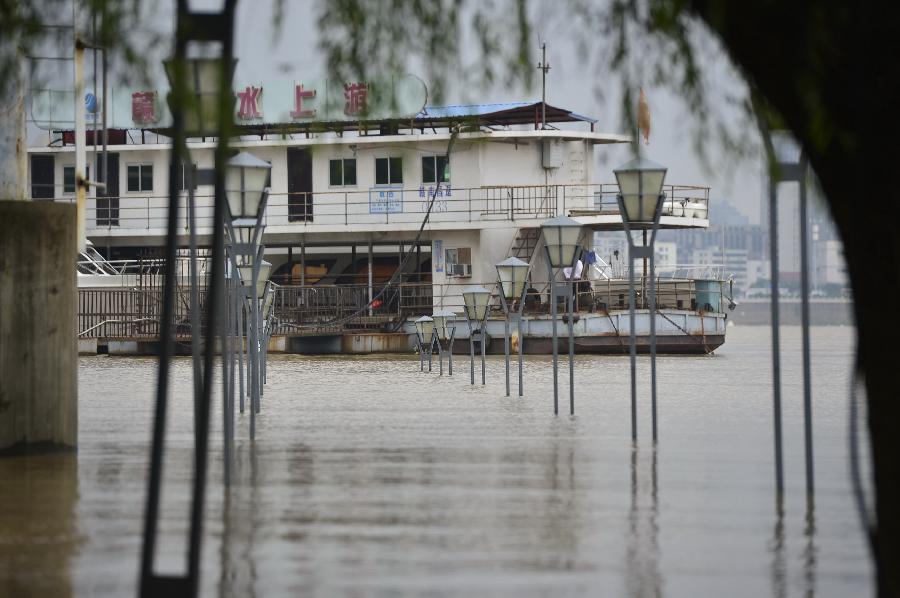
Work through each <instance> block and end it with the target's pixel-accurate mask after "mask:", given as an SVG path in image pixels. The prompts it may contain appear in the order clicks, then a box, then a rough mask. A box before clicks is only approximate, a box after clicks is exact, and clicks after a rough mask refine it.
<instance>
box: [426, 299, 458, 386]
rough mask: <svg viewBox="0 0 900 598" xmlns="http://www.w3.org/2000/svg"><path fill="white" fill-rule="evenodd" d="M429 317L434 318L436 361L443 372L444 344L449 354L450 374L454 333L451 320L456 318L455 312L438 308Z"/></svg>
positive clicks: (451, 373) (451, 371) (450, 370)
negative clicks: (436, 347)
mask: <svg viewBox="0 0 900 598" xmlns="http://www.w3.org/2000/svg"><path fill="white" fill-rule="evenodd" d="M431 317H432V319H433V320H434V331H435V336H436V337H437V338H436V340H437V346H438V362H439V363H440V371H441V375H443V373H444V346H445V345H446V349H447V350H448V354H449V360H448V363H449V368H450V369H449V373H450V375H451V376H452V375H453V337H454V336H455V334H456V326H454V325H453V321H454V320H455V319H456V314H455V313H453V312H452V311H450V310H449V309H440V310H438V311H436V312H434V313H433V314H432V315H431Z"/></svg>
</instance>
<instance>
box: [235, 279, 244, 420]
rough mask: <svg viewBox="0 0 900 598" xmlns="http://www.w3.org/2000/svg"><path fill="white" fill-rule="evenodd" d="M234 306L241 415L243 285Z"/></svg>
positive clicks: (242, 407) (242, 394) (242, 386)
mask: <svg viewBox="0 0 900 598" xmlns="http://www.w3.org/2000/svg"><path fill="white" fill-rule="evenodd" d="M234 299H235V308H236V311H237V313H236V314H235V315H236V316H237V333H238V336H237V355H238V378H239V382H240V386H239V387H238V390H239V391H240V392H239V404H240V410H241V415H243V414H244V394H245V393H244V289H243V287H238V292H237V294H236V296H235V298H234Z"/></svg>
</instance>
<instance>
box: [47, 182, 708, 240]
mask: <svg viewBox="0 0 900 598" xmlns="http://www.w3.org/2000/svg"><path fill="white" fill-rule="evenodd" d="M616 192H617V187H616V186H615V185H610V184H594V185H533V186H494V187H473V188H455V187H444V186H442V187H441V189H440V191H439V193H438V194H437V195H436V196H435V197H434V198H433V199H434V205H433V207H432V209H431V216H430V222H431V223H440V222H457V223H458V222H484V221H498V220H500V221H518V220H542V219H545V218H550V217H553V216H556V215H559V214H568V215H575V216H590V215H617V214H618V213H619V210H618V205H617V203H616ZM665 192H666V202H665V203H664V205H663V215H664V216H677V217H683V218H702V219H705V218H707V215H708V211H709V188H707V187H695V186H679V185H667V186H666V187H665ZM433 194H434V189H433V188H431V189H429V188H428V187H424V186H422V187H419V188H414V189H400V188H392V187H384V188H373V189H369V190H346V191H342V190H333V191H325V192H317V193H270V195H269V200H268V205H267V208H266V215H265V223H266V227H267V229H268V230H269V231H273V232H277V230H278V229H279V228H282V227H283V228H285V229H289V230H294V229H296V228H297V227H301V228H310V229H314V228H316V227H320V226H329V225H330V226H350V225H381V224H384V225H391V224H411V225H415V224H419V223H421V221H422V218H423V216H424V214H425V212H426V211H427V210H428V205H429V202H430V201H431V199H432V195H433ZM185 195H186V194H185ZM56 201H65V202H71V201H74V198H72V197H63V198H60V199H57V200H56ZM186 203H187V202H186V201H185V200H184V199H182V201H180V202H179V204H180V207H179V214H178V228H179V229H180V230H183V229H186V228H187V223H188V218H187V205H186ZM168 205H169V199H168V197H166V196H162V195H143V194H140V195H138V194H125V195H122V196H120V197H118V198H93V197H92V198H89V199H88V201H87V206H86V218H87V229H88V234H89V235H91V234H102V232H103V231H104V230H106V231H113V230H151V229H165V227H166V224H167V218H168ZM195 205H196V218H197V224H198V229H200V230H201V231H203V232H208V231H209V230H210V227H211V224H212V218H213V197H212V196H211V195H210V194H209V193H203V194H200V193H198V194H196V195H195Z"/></svg>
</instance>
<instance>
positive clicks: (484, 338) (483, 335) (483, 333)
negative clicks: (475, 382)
mask: <svg viewBox="0 0 900 598" xmlns="http://www.w3.org/2000/svg"><path fill="white" fill-rule="evenodd" d="M479 340H480V341H481V385H482V386H484V385H485V381H484V375H485V361H484V355H485V351H486V350H487V347H486V346H485V345H487V314H485V316H484V320H482V321H481V336H480V337H479Z"/></svg>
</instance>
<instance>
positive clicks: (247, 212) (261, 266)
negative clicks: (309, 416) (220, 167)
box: [225, 152, 272, 439]
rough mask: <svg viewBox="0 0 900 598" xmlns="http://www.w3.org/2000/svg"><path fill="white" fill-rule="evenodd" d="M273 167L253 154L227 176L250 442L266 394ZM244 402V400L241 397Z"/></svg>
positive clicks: (241, 157) (235, 162) (234, 161)
mask: <svg viewBox="0 0 900 598" xmlns="http://www.w3.org/2000/svg"><path fill="white" fill-rule="evenodd" d="M271 169H272V166H271V164H269V163H268V162H266V161H264V160H261V159H259V158H257V157H256V156H254V155H253V154H250V153H247V152H242V153H239V154H237V155H236V156H234V157H233V158H231V159H230V160H229V161H228V167H227V170H226V174H225V198H226V200H227V205H228V218H226V219H225V221H226V227H227V228H228V233H229V238H230V239H231V246H230V247H228V250H229V257H230V259H231V262H232V265H233V267H234V268H235V269H236V270H238V271H239V273H240V277H241V295H242V299H241V303H245V301H246V302H248V303H249V306H248V314H249V315H248V318H247V320H248V324H249V325H248V328H249V330H248V333H249V343H248V344H249V348H248V367H249V370H250V375H249V378H250V384H249V388H250V392H251V397H250V398H251V410H250V438H251V439H253V438H255V436H256V417H255V414H256V413H258V412H259V397H260V395H261V394H262V384H261V380H262V376H261V365H260V357H261V354H263V353H262V351H261V350H260V342H261V341H262V336H263V334H262V330H261V326H262V322H261V320H260V298H261V297H263V296H264V294H265V290H266V281H267V280H268V278H269V272H270V270H271V268H272V265H271V264H270V263H269V262H266V261H265V260H263V259H262V256H263V253H264V251H265V248H264V247H263V246H262V245H261V241H262V233H263V229H264V228H265V225H264V224H263V216H264V215H265V210H266V203H267V201H268V197H269V194H268V188H267V186H266V185H267V183H268V180H269V175H270V172H271ZM241 399H242V400H243V397H241Z"/></svg>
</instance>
